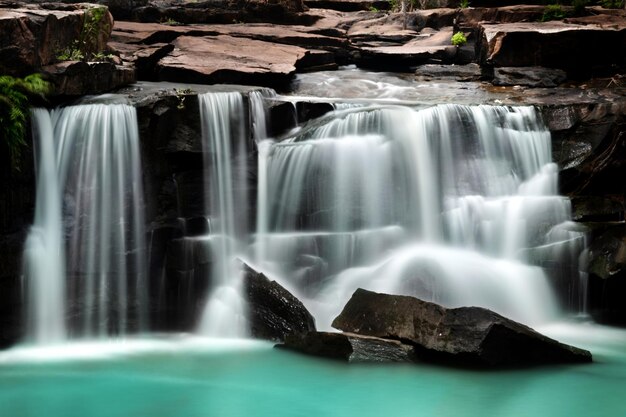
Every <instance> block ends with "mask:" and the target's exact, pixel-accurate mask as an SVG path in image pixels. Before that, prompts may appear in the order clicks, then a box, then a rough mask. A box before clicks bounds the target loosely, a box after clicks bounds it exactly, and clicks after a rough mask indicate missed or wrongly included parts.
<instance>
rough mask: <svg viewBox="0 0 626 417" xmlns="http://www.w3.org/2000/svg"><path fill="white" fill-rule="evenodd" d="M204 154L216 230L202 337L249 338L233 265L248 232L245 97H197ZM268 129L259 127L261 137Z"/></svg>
mask: <svg viewBox="0 0 626 417" xmlns="http://www.w3.org/2000/svg"><path fill="white" fill-rule="evenodd" d="M198 99H199V103H200V117H201V123H202V146H203V155H204V183H205V185H204V188H205V213H206V215H207V216H208V217H209V218H211V224H215V225H216V227H215V228H213V230H211V233H210V234H209V235H208V236H204V237H201V238H200V239H205V240H207V241H208V242H209V245H208V248H210V249H209V250H210V253H211V257H210V259H211V263H212V267H211V272H210V276H209V277H208V278H209V279H210V285H209V295H208V301H207V304H206V307H205V309H204V313H203V315H202V319H201V323H200V333H202V334H205V335H210V336H232V337H236V336H242V335H244V334H245V311H244V305H243V304H244V303H243V300H242V299H241V295H240V292H241V291H240V288H239V287H240V285H241V283H240V280H239V279H238V274H239V271H238V269H237V267H236V265H235V264H234V261H235V259H234V258H235V256H236V254H237V253H239V252H240V250H241V242H242V241H243V240H244V239H243V238H244V235H245V233H246V232H247V208H248V206H249V202H248V195H247V190H248V186H247V172H248V167H247V161H246V159H247V152H248V147H247V146H246V144H247V139H246V126H245V125H244V123H243V120H244V119H243V117H242V115H243V114H245V111H244V103H243V97H242V95H241V94H240V93H206V94H202V95H200V96H198ZM263 130H264V127H262V126H261V125H258V126H257V131H258V132H259V134H263Z"/></svg>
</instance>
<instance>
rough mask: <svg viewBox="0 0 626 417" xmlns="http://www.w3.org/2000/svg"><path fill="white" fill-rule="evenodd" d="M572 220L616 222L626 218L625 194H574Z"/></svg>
mask: <svg viewBox="0 0 626 417" xmlns="http://www.w3.org/2000/svg"><path fill="white" fill-rule="evenodd" d="M570 201H571V202H572V220H575V221H578V222H616V221H623V220H624V199H623V196H574V197H572V198H571V199H570Z"/></svg>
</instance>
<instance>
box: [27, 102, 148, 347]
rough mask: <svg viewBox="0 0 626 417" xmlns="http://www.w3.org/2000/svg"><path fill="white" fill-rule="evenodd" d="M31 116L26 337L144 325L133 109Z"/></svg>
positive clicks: (82, 108) (43, 339)
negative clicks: (33, 164)
mask: <svg viewBox="0 0 626 417" xmlns="http://www.w3.org/2000/svg"><path fill="white" fill-rule="evenodd" d="M33 119H34V124H35V126H36V129H35V130H36V133H37V140H36V143H37V144H38V145H37V149H36V150H37V161H38V167H37V170H38V192H37V206H36V213H37V215H36V219H35V224H34V226H33V228H32V230H31V233H30V235H29V238H28V241H27V245H26V256H25V263H26V265H25V279H26V286H27V287H28V299H29V304H28V305H29V311H28V321H29V322H30V323H32V324H31V326H30V327H29V331H30V335H29V338H30V339H32V340H33V341H35V342H38V343H48V342H51V341H58V340H61V339H63V338H64V337H65V333H66V330H64V329H66V328H67V329H68V330H67V334H68V335H69V336H70V337H96V336H99V337H103V336H106V335H110V334H124V333H127V332H129V331H131V330H145V328H146V326H147V291H148V288H147V276H146V265H145V247H146V245H145V224H144V223H145V221H144V208H143V186H142V177H141V174H142V172H141V161H140V158H139V138H138V136H139V135H138V131H137V118H136V111H135V109H134V108H133V107H131V106H128V105H123V104H115V105H108V104H89V105H78V106H71V107H65V108H62V109H59V110H54V111H51V112H48V111H46V110H35V111H34V112H33ZM64 253H65V256H64ZM45 329H48V330H45Z"/></svg>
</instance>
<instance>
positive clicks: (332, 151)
mask: <svg viewBox="0 0 626 417" xmlns="http://www.w3.org/2000/svg"><path fill="white" fill-rule="evenodd" d="M259 167H260V174H259V178H260V181H261V183H260V184H259V186H258V189H259V196H258V204H259V208H258V210H259V211H258V213H259V220H258V223H257V226H258V227H257V235H256V239H255V243H254V246H255V247H254V253H255V254H256V257H257V262H259V264H260V265H262V267H263V268H264V269H265V270H267V271H270V272H272V273H274V274H275V275H276V276H280V277H283V280H284V281H285V282H287V284H288V286H289V287H290V288H294V289H295V290H296V291H297V292H298V293H299V294H300V295H302V296H304V297H305V298H306V299H307V303H308V305H309V306H310V307H311V309H312V311H313V312H314V315H316V317H317V319H318V323H320V324H321V326H322V327H327V326H329V324H330V322H331V321H332V319H333V318H334V316H335V315H336V314H338V312H339V311H340V310H341V308H342V306H343V305H344V304H345V302H347V300H348V298H349V297H350V296H351V294H352V292H353V291H354V290H355V289H356V288H358V287H364V288H366V289H370V290H374V291H381V292H389V293H400V294H410V295H415V296H419V297H421V298H424V299H427V300H431V301H435V302H438V303H442V304H445V305H448V306H463V305H478V306H483V307H487V308H491V309H493V310H495V311H498V312H500V313H502V314H504V315H506V316H509V317H511V318H513V319H516V320H519V321H522V322H524V323H527V324H537V323H541V322H545V321H548V320H550V319H553V318H554V317H555V316H556V314H557V313H558V311H559V307H558V305H557V303H556V301H555V298H554V296H553V294H552V291H553V290H552V288H551V287H550V285H549V284H548V282H547V279H546V277H545V274H544V272H543V270H542V269H541V268H540V267H538V266H534V265H533V264H532V263H530V259H529V258H528V253H529V250H530V249H532V248H538V247H542V246H545V245H548V244H549V245H550V246H551V247H555V246H556V247H559V248H561V249H560V250H564V251H565V252H568V253H571V254H574V255H573V256H577V255H576V253H580V245H578V247H576V248H570V249H568V247H571V246H572V244H571V243H568V242H571V241H572V240H577V239H580V238H581V236H582V233H581V232H576V231H570V232H569V233H570V234H569V235H567V236H566V237H563V238H561V235H563V233H561V234H559V233H557V232H556V230H558V227H559V225H562V224H564V223H565V222H567V221H568V220H569V219H570V203H569V200H568V199H567V198H565V197H561V196H559V195H558V194H557V169H556V165H555V164H554V163H553V162H552V156H551V144H550V133H549V131H547V130H546V129H545V127H544V126H543V124H542V122H541V121H540V120H539V118H538V116H537V115H536V112H535V110H534V109H533V108H532V107H497V106H461V105H452V104H446V105H438V106H434V107H429V108H422V109H419V108H410V107H401V106H385V107H381V106H375V107H356V108H350V107H343V106H342V107H337V108H336V110H335V112H333V113H332V114H330V115H328V116H326V117H325V118H324V120H323V123H319V122H317V123H311V124H310V125H309V126H305V127H304V128H303V129H301V130H300V131H299V132H298V133H297V134H296V135H295V136H293V137H291V138H289V139H287V140H285V141H283V142H279V143H270V144H265V145H263V147H262V148H261V150H260V152H259ZM551 229H552V230H554V231H553V232H551V233H548V231H550V230H551ZM568 245H569V246H568ZM574 246H575V245H574ZM576 251H578V252H576Z"/></svg>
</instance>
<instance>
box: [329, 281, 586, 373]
mask: <svg viewBox="0 0 626 417" xmlns="http://www.w3.org/2000/svg"><path fill="white" fill-rule="evenodd" d="M332 325H333V327H335V328H337V329H340V330H343V331H345V332H351V333H357V334H361V335H368V336H375V337H380V338H385V339H394V340H400V341H402V342H403V343H409V344H412V345H413V346H415V353H416V355H417V357H418V358H419V359H420V360H424V361H434V362H440V363H445V364H454V365H462V366H481V367H509V366H526V365H538V364H550V363H583V362H590V361H591V353H589V352H588V351H586V350H582V349H578V348H575V347H573V346H569V345H565V344H562V343H559V342H557V341H556V340H553V339H550V338H548V337H546V336H543V335H541V334H539V333H537V332H536V331H534V330H533V329H531V328H529V327H527V326H525V325H522V324H520V323H517V322H514V321H513V320H509V319H507V318H505V317H503V316H501V315H499V314H497V313H494V312H493V311H490V310H487V309H485V308H480V307H461V308H451V309H448V308H445V307H442V306H440V305H437V304H434V303H429V302H426V301H422V300H419V299H417V298H414V297H408V296H399V295H387V294H378V293H375V292H370V291H366V290H363V289H358V290H357V291H356V292H355V293H354V294H353V295H352V298H351V299H350V301H349V302H348V304H346V306H345V307H344V309H343V311H342V312H341V314H340V315H339V316H338V317H337V318H336V319H335V320H334V321H333V324H332Z"/></svg>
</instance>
